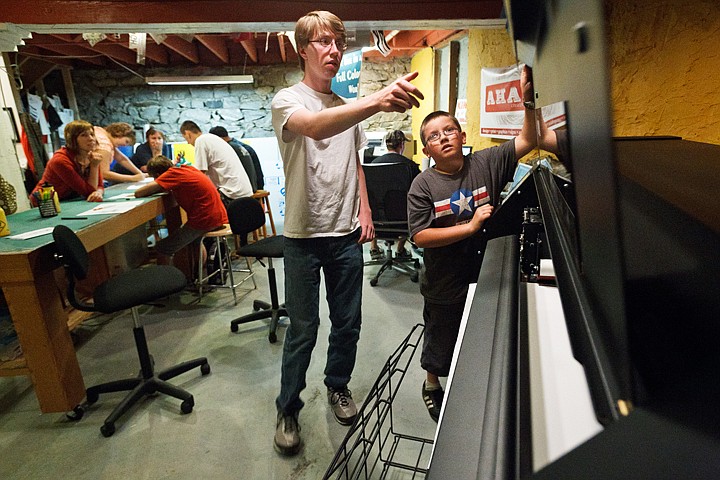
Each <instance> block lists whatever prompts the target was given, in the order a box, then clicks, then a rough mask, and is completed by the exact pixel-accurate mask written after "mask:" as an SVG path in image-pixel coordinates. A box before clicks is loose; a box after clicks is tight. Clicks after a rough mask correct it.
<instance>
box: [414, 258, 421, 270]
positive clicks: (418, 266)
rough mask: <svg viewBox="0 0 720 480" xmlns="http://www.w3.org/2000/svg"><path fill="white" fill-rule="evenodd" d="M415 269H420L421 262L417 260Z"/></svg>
mask: <svg viewBox="0 0 720 480" xmlns="http://www.w3.org/2000/svg"><path fill="white" fill-rule="evenodd" d="M415 268H420V260H417V259H416V260H415Z"/></svg>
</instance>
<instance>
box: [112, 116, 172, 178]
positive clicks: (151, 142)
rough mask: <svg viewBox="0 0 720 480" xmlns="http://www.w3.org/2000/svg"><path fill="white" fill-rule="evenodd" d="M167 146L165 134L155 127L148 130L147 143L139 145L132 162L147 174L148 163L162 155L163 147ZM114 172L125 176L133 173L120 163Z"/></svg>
mask: <svg viewBox="0 0 720 480" xmlns="http://www.w3.org/2000/svg"><path fill="white" fill-rule="evenodd" d="M164 145H165V134H164V133H163V132H161V131H160V130H158V129H156V128H155V127H150V128H148V131H147V132H145V143H142V144H140V145H138V147H137V149H136V150H135V153H133V156H132V157H130V161H131V162H132V163H133V165H135V166H136V167H138V168H139V169H140V171H141V172H143V173H147V163H148V161H150V159H151V158H155V157H157V156H158V155H162V153H163V146H164ZM112 171H113V172H115V173H121V174H123V175H132V172H130V170H128V169H127V168H125V167H123V166H122V165H121V164H120V163H119V162H116V163H115V166H113V168H112Z"/></svg>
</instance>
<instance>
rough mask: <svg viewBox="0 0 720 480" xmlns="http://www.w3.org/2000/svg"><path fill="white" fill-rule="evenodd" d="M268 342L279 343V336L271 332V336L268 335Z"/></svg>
mask: <svg viewBox="0 0 720 480" xmlns="http://www.w3.org/2000/svg"><path fill="white" fill-rule="evenodd" d="M268 340H270V343H275V342H277V334H276V333H275V332H270V335H268Z"/></svg>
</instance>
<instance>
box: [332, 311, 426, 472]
mask: <svg viewBox="0 0 720 480" xmlns="http://www.w3.org/2000/svg"><path fill="white" fill-rule="evenodd" d="M423 332H424V326H423V325H420V324H418V325H415V326H414V327H413V329H412V330H411V331H410V333H409V334H408V336H407V337H405V339H404V340H403V341H402V342H401V343H400V345H399V346H398V347H397V349H396V350H395V352H393V354H392V355H390V357H389V358H388V359H387V361H386V362H385V366H384V367H383V369H382V371H381V372H380V374H379V375H378V378H377V380H375V384H374V385H373V387H372V388H371V389H370V392H369V393H368V395H367V398H366V400H365V402H364V404H363V406H362V407H361V409H360V411H359V412H358V415H357V418H356V419H355V422H354V423H353V425H352V427H350V430H349V431H348V433H347V435H346V436H345V439H344V440H343V442H342V444H341V445H340V448H338V451H337V452H336V454H335V457H334V458H333V461H332V463H331V464H330V467H329V468H328V469H327V471H326V472H325V476H324V477H323V479H342V480H349V479H353V480H355V479H364V480H368V479H385V478H389V477H388V476H389V475H392V478H393V479H396V478H403V479H404V478H408V479H421V478H425V474H426V473H427V468H426V467H427V465H428V463H429V461H430V455H431V453H432V444H433V441H432V440H430V439H426V438H420V437H417V436H412V435H404V434H402V433H400V432H398V431H396V429H395V427H394V426H393V401H394V400H395V397H396V395H397V393H398V389H399V388H400V385H401V384H402V381H403V379H404V378H405V374H406V373H407V370H408V366H409V365H410V362H411V361H412V358H413V356H414V355H415V350H416V349H417V346H418V344H419V342H420V340H421V339H422V335H423Z"/></svg>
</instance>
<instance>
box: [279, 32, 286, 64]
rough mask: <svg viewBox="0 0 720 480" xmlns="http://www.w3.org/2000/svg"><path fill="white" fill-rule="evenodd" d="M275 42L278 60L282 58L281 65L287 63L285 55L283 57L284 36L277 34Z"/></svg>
mask: <svg viewBox="0 0 720 480" xmlns="http://www.w3.org/2000/svg"><path fill="white" fill-rule="evenodd" d="M277 41H278V46H279V47H280V58H282V61H283V63H287V55H285V35H281V34H278V36H277Z"/></svg>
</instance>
